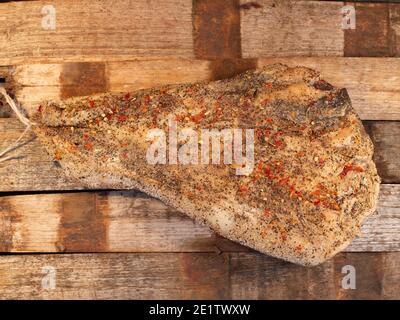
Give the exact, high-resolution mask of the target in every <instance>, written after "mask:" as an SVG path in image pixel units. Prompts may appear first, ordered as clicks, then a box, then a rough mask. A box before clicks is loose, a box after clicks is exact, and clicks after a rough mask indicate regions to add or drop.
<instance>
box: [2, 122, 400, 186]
mask: <svg viewBox="0 0 400 320" xmlns="http://www.w3.org/2000/svg"><path fill="white" fill-rule="evenodd" d="M366 126H367V129H368V128H369V131H370V132H371V138H372V141H373V142H374V144H375V146H376V147H375V148H376V151H375V154H374V160H375V163H376V165H377V168H378V173H379V175H380V176H381V177H382V182H383V183H399V182H400V175H399V165H400V159H399V156H398V150H399V148H400V140H399V139H398V132H399V131H400V122H396V121H395V122H392V121H381V122H375V121H372V122H367V124H366ZM23 130H24V126H23V125H22V124H21V123H19V121H18V120H17V119H7V118H3V119H1V118H0V137H1V140H0V150H3V149H4V148H5V147H6V146H9V145H10V144H12V143H13V142H14V141H15V140H16V139H17V138H18V137H19V135H20V134H21V133H22V132H23ZM9 155H12V156H13V157H14V158H13V159H11V160H9V161H6V162H3V163H0V177H1V179H2V180H1V183H0V192H10V191H44V190H79V189H82V186H81V185H79V184H78V183H76V182H72V181H69V180H66V179H65V178H64V177H63V173H62V170H61V169H60V168H59V166H58V165H57V162H55V161H53V158H52V157H51V156H50V155H48V154H47V152H46V150H45V149H44V148H43V146H42V145H41V144H40V143H39V141H38V139H36V137H35V136H34V135H33V133H31V134H30V135H28V136H26V138H24V139H23V141H22V144H21V146H20V147H19V148H17V149H15V150H13V151H12V152H11V153H10V154H9Z"/></svg>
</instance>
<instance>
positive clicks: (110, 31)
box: [0, 0, 400, 65]
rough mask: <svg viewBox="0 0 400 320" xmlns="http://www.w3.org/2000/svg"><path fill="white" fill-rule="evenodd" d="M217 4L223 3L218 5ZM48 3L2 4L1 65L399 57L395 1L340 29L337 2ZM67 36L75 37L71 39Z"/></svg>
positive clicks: (360, 8)
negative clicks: (52, 13) (45, 22)
mask: <svg viewBox="0 0 400 320" xmlns="http://www.w3.org/2000/svg"><path fill="white" fill-rule="evenodd" d="M222 3H223V5H222ZM249 3H251V2H250V1H247V0H240V1H239V0H229V1H227V0H224V1H210V0H195V1H193V2H192V1H186V0H167V1H162V2H159V1H145V0H139V1H129V2H127V1H123V0H118V1H111V0H106V1H101V2H93V1H89V0H81V1H79V2H73V3H66V2H65V1H61V0H57V1H52V3H51V5H53V6H54V8H55V9H56V28H55V29H54V30H46V29H44V28H43V27H42V19H43V18H44V17H45V16H46V13H42V12H41V10H42V8H43V7H44V6H45V5H48V4H49V3H48V2H46V1H21V2H10V3H5V4H2V5H1V6H0V22H1V23H0V46H1V48H2V51H1V52H0V65H13V64H17V63H21V62H29V63H33V62H35V61H36V62H51V61H52V62H60V61H67V60H74V61H80V60H82V59H87V58H89V59H93V60H99V59H100V60H104V59H124V58H127V57H130V58H135V57H172V56H174V57H185V58H194V57H197V58H201V59H209V58H240V57H245V58H255V57H259V56H299V55H301V56H399V55H400V50H399V43H400V41H399V37H400V30H399V25H400V22H399V6H398V5H397V4H393V3H392V4H389V3H378V4H365V3H358V4H356V5H355V8H356V12H357V21H358V24H357V25H356V26H357V28H356V30H343V29H342V27H341V22H342V16H343V14H342V12H341V8H342V7H343V6H344V5H345V4H346V3H345V2H339V1H287V0H285V1H273V0H260V1H257V2H256V3H257V4H258V5H256V6H251V5H250V6H249ZM71 39H73V41H71Z"/></svg>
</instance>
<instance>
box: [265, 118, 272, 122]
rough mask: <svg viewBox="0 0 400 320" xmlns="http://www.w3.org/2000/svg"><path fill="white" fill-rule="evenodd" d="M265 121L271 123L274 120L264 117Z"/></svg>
mask: <svg viewBox="0 0 400 320" xmlns="http://www.w3.org/2000/svg"><path fill="white" fill-rule="evenodd" d="M265 121H266V122H267V123H272V122H274V120H272V118H266V119H265Z"/></svg>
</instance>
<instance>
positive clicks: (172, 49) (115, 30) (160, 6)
mask: <svg viewBox="0 0 400 320" xmlns="http://www.w3.org/2000/svg"><path fill="white" fill-rule="evenodd" d="M45 5H51V6H52V7H53V8H54V9H55V18H56V20H55V21H56V23H55V29H54V30H53V29H46V28H43V26H42V20H43V18H44V17H45V16H46V15H48V14H49V13H48V12H47V13H46V12H44V13H42V10H43V7H44V6H45ZM0 34H1V35H2V36H1V37H0V47H1V48H2V50H1V52H0V65H12V64H15V63H17V62H22V61H29V62H31V61H32V59H42V60H44V61H45V60H46V59H47V58H49V59H52V58H55V57H56V58H57V59H58V61H60V60H62V59H64V58H66V59H68V58H71V57H80V58H84V57H88V56H89V57H93V56H95V57H96V56H97V57H102V58H105V57H110V56H114V57H115V56H120V57H123V56H125V55H130V56H131V57H133V56H147V57H148V56H158V57H161V56H163V57H165V56H175V57H176V56H180V57H194V53H193V35H192V2H191V1H185V0H166V1H162V2H160V1H145V0H140V1H123V0H118V1H112V0H105V1H101V2H98V1H90V0H81V1H74V2H70V3H66V2H65V1H61V0H56V1H52V2H51V4H49V3H48V2H46V1H21V2H10V3H4V4H1V5H0Z"/></svg>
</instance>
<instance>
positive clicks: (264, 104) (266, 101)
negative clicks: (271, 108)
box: [262, 99, 272, 123]
mask: <svg viewBox="0 0 400 320" xmlns="http://www.w3.org/2000/svg"><path fill="white" fill-rule="evenodd" d="M268 103H269V100H268V99H265V100H264V101H263V103H262V105H263V107H266V106H267V104H268ZM269 119H271V118H269ZM271 120H272V119H271ZM270 123H272V122H270Z"/></svg>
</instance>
